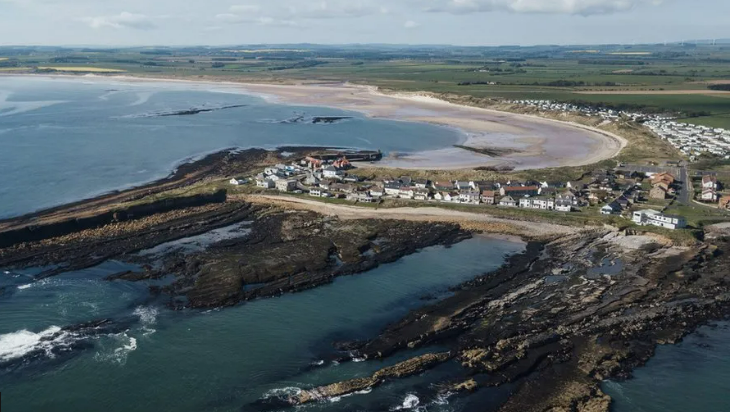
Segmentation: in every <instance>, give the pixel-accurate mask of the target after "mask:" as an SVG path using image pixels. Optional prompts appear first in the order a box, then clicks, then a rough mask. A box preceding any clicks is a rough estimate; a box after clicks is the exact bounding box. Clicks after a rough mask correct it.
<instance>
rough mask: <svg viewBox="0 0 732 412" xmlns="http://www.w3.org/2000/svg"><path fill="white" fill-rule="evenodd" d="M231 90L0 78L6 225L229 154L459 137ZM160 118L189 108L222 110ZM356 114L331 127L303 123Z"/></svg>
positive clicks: (409, 144) (413, 144) (403, 148)
mask: <svg viewBox="0 0 732 412" xmlns="http://www.w3.org/2000/svg"><path fill="white" fill-rule="evenodd" d="M236 91H237V90H236V89H234V88H232V87H231V86H224V85H206V84H203V85H192V84H176V83H155V82H141V83H140V82H138V83H130V82H121V81H114V80H111V79H96V80H92V79H84V78H78V79H67V78H44V77H18V76H16V77H6V76H0V176H2V179H0V199H2V201H1V202H0V219H1V218H4V217H10V216H15V215H19V214H23V213H27V212H30V211H33V210H38V209H42V208H46V207H49V206H54V205H58V204H61V203H67V202H69V201H74V200H79V199H81V198H85V197H90V196H93V195H97V194H100V193H103V192H106V191H109V190H112V189H120V188H125V187H129V186H132V185H138V184H141V183H144V182H148V181H150V180H153V179H156V178H161V177H165V176H167V175H168V174H169V173H170V171H171V170H172V169H173V168H174V167H175V165H176V164H179V163H180V162H182V161H184V160H185V159H188V158H191V157H197V156H201V155H202V154H205V153H210V152H214V151H217V150H220V149H224V148H230V147H264V148H274V147H277V146H282V145H301V146H305V145H314V146H318V145H320V146H334V147H356V148H364V149H381V150H382V151H384V152H386V153H388V152H392V151H398V152H414V151H420V150H429V149H438V148H441V147H447V146H450V145H452V144H454V143H457V142H458V140H459V139H461V135H460V134H459V133H458V132H457V131H455V130H453V129H448V128H444V127H439V126H433V125H427V124H419V123H409V122H399V121H391V120H378V119H370V118H366V117H364V116H363V115H361V114H359V113H353V112H344V111H340V110H335V109H329V108H318V107H297V106H287V105H281V104H272V103H268V102H266V101H264V100H263V99H261V98H259V97H255V96H251V95H244V94H240V93H237V92H236ZM234 105H243V106H242V107H234V108H228V109H224V110H215V111H211V112H204V113H199V114H195V115H187V116H160V114H166V113H167V114H170V113H172V112H174V111H180V110H188V109H191V108H207V109H216V108H222V107H228V106H234ZM324 115H327V116H334V115H341V116H353V118H352V119H347V120H344V121H342V122H338V123H334V124H312V123H308V122H295V123H287V122H284V123H283V122H282V121H287V120H291V119H294V118H297V117H298V116H303V117H304V118H305V119H307V118H308V117H312V116H324Z"/></svg>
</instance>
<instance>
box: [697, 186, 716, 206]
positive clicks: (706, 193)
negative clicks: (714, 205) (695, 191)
mask: <svg viewBox="0 0 732 412" xmlns="http://www.w3.org/2000/svg"><path fill="white" fill-rule="evenodd" d="M717 198H718V197H717V191H716V190H715V189H714V188H710V187H705V188H704V189H702V194H701V200H703V201H705V202H716V201H717Z"/></svg>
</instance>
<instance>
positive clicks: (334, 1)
mask: <svg viewBox="0 0 732 412" xmlns="http://www.w3.org/2000/svg"><path fill="white" fill-rule="evenodd" d="M288 10H289V12H290V15H291V16H292V17H300V18H306V19H337V18H356V17H364V16H372V15H377V14H387V13H389V9H387V8H386V6H381V5H379V4H377V3H376V2H374V1H372V0H350V1H349V0H322V1H320V2H318V3H314V4H310V5H307V6H305V7H296V6H290V7H289V8H288Z"/></svg>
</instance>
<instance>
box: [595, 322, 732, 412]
mask: <svg viewBox="0 0 732 412" xmlns="http://www.w3.org/2000/svg"><path fill="white" fill-rule="evenodd" d="M729 355H730V330H729V321H727V322H716V323H713V324H712V325H711V326H703V327H701V328H699V330H698V331H697V332H695V333H692V334H691V335H689V336H687V337H686V338H684V340H683V341H682V342H681V343H679V344H678V345H666V346H659V347H658V349H657V351H656V354H655V356H654V357H653V358H651V359H650V360H649V361H648V363H647V364H646V366H644V367H642V368H638V369H637V370H636V371H634V372H633V376H634V377H633V379H630V380H627V381H624V382H613V381H609V382H605V384H604V385H603V388H602V389H603V391H605V393H607V394H608V395H610V396H611V397H612V398H613V404H612V410H613V411H614V412H668V411H679V412H683V411H700V412H702V411H704V412H724V411H729V410H730V390H729V386H730V385H729V383H730V356H729Z"/></svg>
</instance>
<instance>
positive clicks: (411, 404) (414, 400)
mask: <svg viewBox="0 0 732 412" xmlns="http://www.w3.org/2000/svg"><path fill="white" fill-rule="evenodd" d="M417 406H419V398H418V397H417V395H415V394H412V393H408V394H407V396H405V397H404V400H403V401H402V404H401V405H397V406H394V407H392V408H389V410H390V411H400V410H404V409H414V408H416V407H417Z"/></svg>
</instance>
